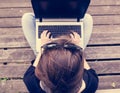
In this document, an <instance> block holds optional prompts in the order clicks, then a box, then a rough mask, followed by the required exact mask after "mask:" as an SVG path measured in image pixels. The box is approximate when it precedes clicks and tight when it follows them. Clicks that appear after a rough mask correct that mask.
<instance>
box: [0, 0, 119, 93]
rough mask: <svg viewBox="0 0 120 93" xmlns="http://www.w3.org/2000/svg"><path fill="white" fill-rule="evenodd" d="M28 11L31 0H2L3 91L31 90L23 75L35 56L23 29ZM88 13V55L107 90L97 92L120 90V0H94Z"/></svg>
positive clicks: (24, 92) (19, 92) (0, 56)
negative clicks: (90, 25)
mask: <svg viewBox="0 0 120 93" xmlns="http://www.w3.org/2000/svg"><path fill="white" fill-rule="evenodd" d="M26 12H33V10H32V8H31V4H30V0H10V1H9V0H0V93H27V89H26V87H25V85H24V83H23V81H22V78H23V74H24V72H25V71H26V69H27V68H28V67H29V65H30V61H31V60H33V59H34V58H35V56H34V54H33V52H32V50H31V49H30V46H29V45H28V43H27V41H26V39H25V37H24V34H23V32H22V29H21V17H22V15H23V14H24V13H26ZM88 13H90V14H91V15H92V16H93V20H94V27H93V33H92V36H91V39H90V42H89V44H88V47H87V49H86V50H85V54H86V58H87V60H88V62H89V64H90V66H91V67H92V68H94V69H95V70H96V72H97V73H98V75H99V79H100V83H99V89H105V90H99V91H97V92H96V93H120V90H119V89H118V88H120V79H119V78H120V51H119V50H120V0H91V5H90V7H89V9H88ZM6 79H8V80H6ZM106 89H114V90H106Z"/></svg>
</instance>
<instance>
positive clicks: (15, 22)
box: [0, 15, 120, 28]
mask: <svg viewBox="0 0 120 93" xmlns="http://www.w3.org/2000/svg"><path fill="white" fill-rule="evenodd" d="M93 20H94V25H116V24H117V25H118V24H120V16H119V15H111V16H93ZM0 27H1V28H5V27H21V18H0Z"/></svg>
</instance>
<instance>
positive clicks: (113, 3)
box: [91, 0, 120, 5]
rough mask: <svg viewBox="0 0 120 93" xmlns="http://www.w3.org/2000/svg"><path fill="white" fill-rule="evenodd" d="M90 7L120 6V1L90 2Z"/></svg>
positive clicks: (99, 0)
mask: <svg viewBox="0 0 120 93" xmlns="http://www.w3.org/2000/svg"><path fill="white" fill-rule="evenodd" d="M91 5H120V0H91Z"/></svg>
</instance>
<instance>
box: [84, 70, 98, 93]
mask: <svg viewBox="0 0 120 93" xmlns="http://www.w3.org/2000/svg"><path fill="white" fill-rule="evenodd" d="M83 80H84V82H85V85H86V88H85V90H84V91H83V92H82V93H95V91H96V90H97V87H98V82H99V79H98V75H97V73H96V71H95V70H94V69H92V68H90V69H84V74H83Z"/></svg>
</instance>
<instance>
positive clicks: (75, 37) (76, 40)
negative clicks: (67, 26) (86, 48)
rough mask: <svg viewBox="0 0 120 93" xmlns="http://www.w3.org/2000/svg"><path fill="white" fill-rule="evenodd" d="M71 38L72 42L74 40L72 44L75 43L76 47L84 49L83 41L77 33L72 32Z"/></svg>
mask: <svg viewBox="0 0 120 93" xmlns="http://www.w3.org/2000/svg"><path fill="white" fill-rule="evenodd" d="M70 37H71V40H72V43H74V44H75V45H78V46H80V47H81V48H83V47H82V46H83V45H82V43H83V42H82V40H81V38H80V35H79V34H78V33H76V32H72V34H70Z"/></svg>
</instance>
